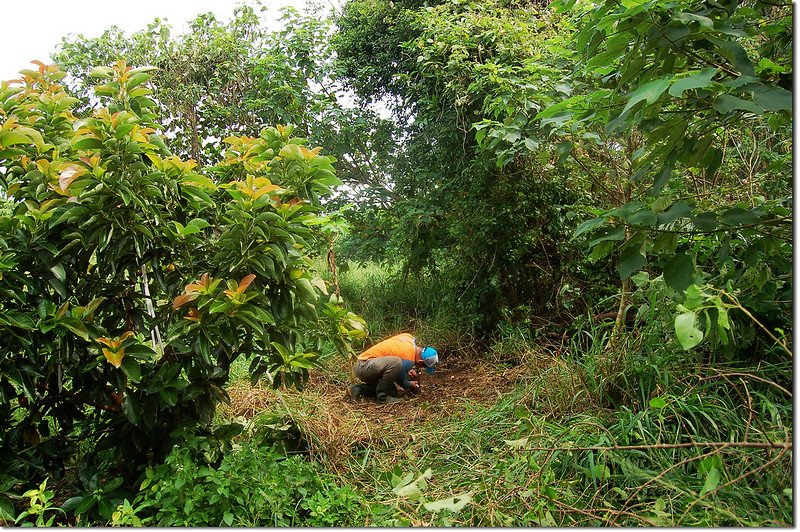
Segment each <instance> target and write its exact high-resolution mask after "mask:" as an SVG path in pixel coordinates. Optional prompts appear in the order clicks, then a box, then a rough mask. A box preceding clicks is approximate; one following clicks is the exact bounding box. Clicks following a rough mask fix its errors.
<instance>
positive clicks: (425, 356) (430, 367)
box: [422, 346, 439, 375]
mask: <svg viewBox="0 0 800 532" xmlns="http://www.w3.org/2000/svg"><path fill="white" fill-rule="evenodd" d="M422 361H423V362H425V365H426V366H427V369H426V370H425V371H427V372H428V375H433V372H434V371H436V367H435V366H436V364H438V363H439V353H438V352H437V351H436V349H434V348H432V347H430V346H428V347H426V348H425V349H423V350H422Z"/></svg>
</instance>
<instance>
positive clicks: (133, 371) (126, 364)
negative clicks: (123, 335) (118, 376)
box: [122, 349, 142, 382]
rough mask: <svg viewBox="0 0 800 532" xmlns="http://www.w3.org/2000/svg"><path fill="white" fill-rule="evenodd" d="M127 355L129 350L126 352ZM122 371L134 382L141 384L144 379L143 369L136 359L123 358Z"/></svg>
mask: <svg viewBox="0 0 800 532" xmlns="http://www.w3.org/2000/svg"><path fill="white" fill-rule="evenodd" d="M125 354H126V355H127V354H128V352H127V349H126V350H125ZM122 369H123V371H125V374H126V375H128V378H129V379H130V380H131V381H132V382H139V380H140V379H141V378H142V367H141V366H140V365H139V362H138V361H137V360H136V359H135V358H132V357H129V356H126V357H125V358H123V359H122Z"/></svg>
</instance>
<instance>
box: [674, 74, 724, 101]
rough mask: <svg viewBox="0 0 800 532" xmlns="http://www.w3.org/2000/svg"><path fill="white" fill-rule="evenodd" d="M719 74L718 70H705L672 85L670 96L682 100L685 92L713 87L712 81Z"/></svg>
mask: <svg viewBox="0 0 800 532" xmlns="http://www.w3.org/2000/svg"><path fill="white" fill-rule="evenodd" d="M717 72H718V70H717V69H716V68H704V69H703V70H701V71H699V72H696V73H695V74H692V75H690V76H686V77H685V78H681V79H679V80H677V81H676V82H675V83H673V84H672V86H671V87H670V88H669V94H670V96H674V97H675V98H680V97H681V96H683V93H684V91H688V90H692V89H705V88H706V87H710V86H711V85H712V81H711V79H712V78H713V77H714V76H715V75H716V74H717Z"/></svg>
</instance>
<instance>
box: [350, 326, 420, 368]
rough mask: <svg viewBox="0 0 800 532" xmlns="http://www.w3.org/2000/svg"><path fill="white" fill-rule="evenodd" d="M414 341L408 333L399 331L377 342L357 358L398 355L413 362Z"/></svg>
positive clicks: (367, 358)
mask: <svg viewBox="0 0 800 532" xmlns="http://www.w3.org/2000/svg"><path fill="white" fill-rule="evenodd" d="M415 353H416V343H415V340H414V337H413V336H411V335H410V334H408V333H401V334H396V335H394V336H392V337H391V338H387V339H386V340H384V341H382V342H378V343H377V344H375V345H373V346H372V347H370V348H369V349H367V350H366V351H364V352H363V353H361V354H360V355H358V360H369V359H370V358H378V357H400V358H404V359H406V360H410V361H412V362H414V360H415Z"/></svg>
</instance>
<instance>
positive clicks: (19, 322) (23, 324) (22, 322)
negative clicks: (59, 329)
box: [0, 310, 36, 331]
mask: <svg viewBox="0 0 800 532" xmlns="http://www.w3.org/2000/svg"><path fill="white" fill-rule="evenodd" d="M0 321H3V322H5V323H7V324H8V325H11V326H12V327H16V328H18V329H25V330H28V331H32V330H34V329H35V328H36V325H35V324H34V322H33V319H32V318H31V317H30V316H28V315H27V314H24V313H22V312H17V311H16V310H9V311H7V312H5V313H0Z"/></svg>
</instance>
